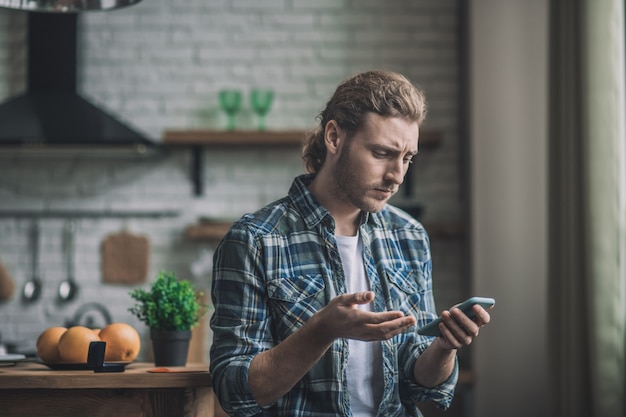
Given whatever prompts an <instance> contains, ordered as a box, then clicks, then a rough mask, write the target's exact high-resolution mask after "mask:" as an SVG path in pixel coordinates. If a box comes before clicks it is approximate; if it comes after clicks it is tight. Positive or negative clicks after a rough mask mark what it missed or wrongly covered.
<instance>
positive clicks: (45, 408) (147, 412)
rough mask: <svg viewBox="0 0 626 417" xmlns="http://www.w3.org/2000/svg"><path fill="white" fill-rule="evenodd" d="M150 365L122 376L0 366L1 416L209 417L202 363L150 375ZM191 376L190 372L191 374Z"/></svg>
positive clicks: (130, 369)
mask: <svg viewBox="0 0 626 417" xmlns="http://www.w3.org/2000/svg"><path fill="white" fill-rule="evenodd" d="M153 368H154V364H153V363H132V364H130V365H128V366H127V367H126V369H125V371H124V372H115V373H95V372H93V371H91V370H79V371H66V370H51V369H49V368H47V367H46V366H45V365H43V364H40V363H33V362H19V363H17V364H16V365H14V366H2V367H0V415H2V416H3V417H14V416H15V417H26V416H29V417H31V416H32V417H40V416H58V417H61V416H63V417H65V416H67V417H70V416H71V417H75V416H86V417H99V416H102V417H105V416H106V417H108V416H116V417H118V416H119V417H123V416H145V417H148V416H149V417H158V416H163V417H173V416H187V417H212V416H213V409H214V401H215V400H214V396H213V391H212V389H211V378H210V375H209V370H208V366H207V365H206V364H188V365H187V366H186V367H184V368H171V369H172V370H176V371H182V370H185V371H190V372H168V373H151V372H148V370H150V369H153ZM191 371H192V372H191Z"/></svg>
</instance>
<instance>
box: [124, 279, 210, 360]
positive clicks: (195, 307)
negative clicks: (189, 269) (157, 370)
mask: <svg viewBox="0 0 626 417" xmlns="http://www.w3.org/2000/svg"><path fill="white" fill-rule="evenodd" d="M202 295H203V294H202V293H201V292H199V291H196V289H195V288H194V286H193V284H192V283H191V282H189V281H187V280H179V279H177V277H176V274H174V273H172V272H165V271H161V272H160V273H159V274H158V275H157V278H156V281H155V282H154V283H153V284H152V286H151V288H150V290H149V291H146V290H145V289H143V288H135V289H134V290H133V291H131V292H130V296H131V297H132V298H133V299H134V300H135V301H136V303H135V305H134V306H133V307H131V308H129V311H130V312H131V313H133V314H134V315H135V316H136V317H137V318H138V319H139V320H141V321H143V322H144V323H145V324H146V325H147V326H148V327H149V328H150V339H151V340H152V349H153V353H154V362H155V365H156V366H184V365H186V363H187V354H188V352H189V340H190V339H191V329H192V328H193V327H194V326H195V325H197V324H198V322H199V320H200V319H201V318H202V316H203V315H204V314H205V313H206V311H207V309H206V307H207V306H206V305H204V304H203V303H202V302H201V299H202Z"/></svg>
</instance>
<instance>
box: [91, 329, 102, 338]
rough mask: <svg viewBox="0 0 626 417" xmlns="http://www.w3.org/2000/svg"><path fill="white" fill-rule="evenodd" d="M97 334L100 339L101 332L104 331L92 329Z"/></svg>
mask: <svg viewBox="0 0 626 417" xmlns="http://www.w3.org/2000/svg"><path fill="white" fill-rule="evenodd" d="M91 330H92V331H93V332H94V333H95V334H97V335H98V337H100V330H102V329H91Z"/></svg>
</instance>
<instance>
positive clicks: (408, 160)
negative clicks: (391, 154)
mask: <svg viewBox="0 0 626 417" xmlns="http://www.w3.org/2000/svg"><path fill="white" fill-rule="evenodd" d="M404 163H405V164H412V163H413V157H410V158H404Z"/></svg>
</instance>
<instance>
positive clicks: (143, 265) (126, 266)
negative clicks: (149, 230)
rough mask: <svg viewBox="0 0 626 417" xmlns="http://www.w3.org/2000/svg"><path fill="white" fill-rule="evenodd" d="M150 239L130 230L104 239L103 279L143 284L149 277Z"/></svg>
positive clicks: (109, 281)
mask: <svg viewBox="0 0 626 417" xmlns="http://www.w3.org/2000/svg"><path fill="white" fill-rule="evenodd" d="M149 262H150V241H149V240H148V238H147V237H146V236H139V235H135V234H133V233H131V232H129V231H128V230H123V231H122V232H119V233H113V234H110V235H108V236H106V237H105V238H104V240H103V241H102V281H104V282H106V283H109V284H141V283H144V282H146V279H147V277H148V264H149Z"/></svg>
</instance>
